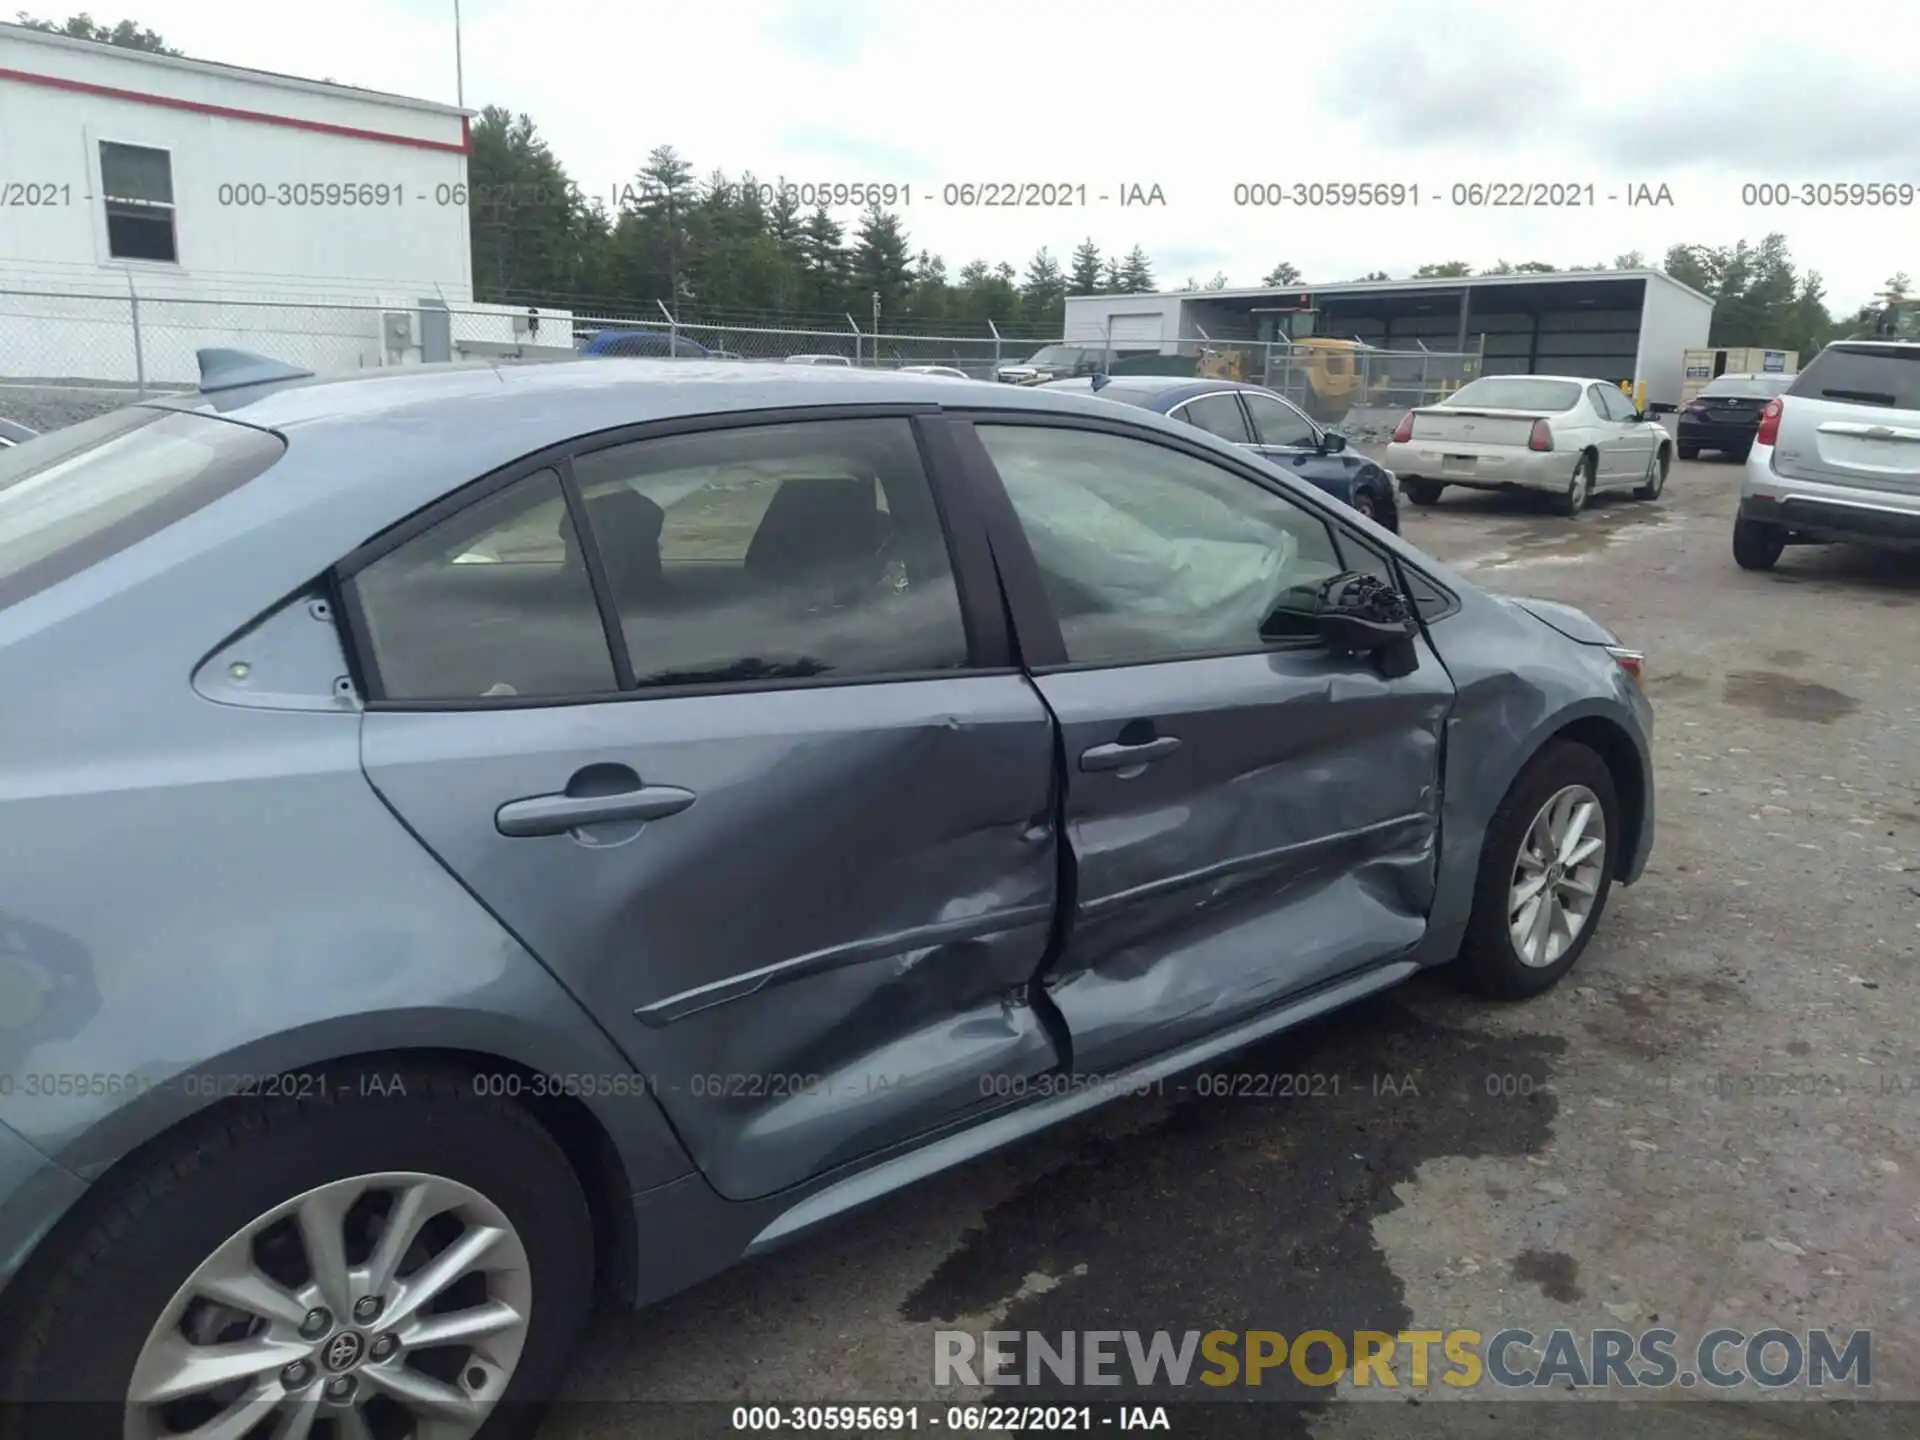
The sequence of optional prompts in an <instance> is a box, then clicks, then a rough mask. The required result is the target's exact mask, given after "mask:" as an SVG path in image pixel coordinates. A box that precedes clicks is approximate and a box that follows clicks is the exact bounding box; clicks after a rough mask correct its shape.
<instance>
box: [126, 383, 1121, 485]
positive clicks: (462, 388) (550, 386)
mask: <svg viewBox="0 0 1920 1440" xmlns="http://www.w3.org/2000/svg"><path fill="white" fill-rule="evenodd" d="M1037 388H1044V387H1036V389H1037ZM1036 389H1028V388H1025V387H1014V386H1003V387H1000V388H999V389H996V390H995V391H994V392H993V393H994V403H995V405H996V406H1007V407H1011V408H1033V409H1060V410H1068V411H1079V412H1081V413H1087V407H1088V405H1089V404H1090V402H1088V401H1086V400H1081V399H1079V398H1078V397H1074V396H1068V395H1058V394H1056V395H1050V396H1048V395H1041V394H1038V393H1036ZM953 395H954V390H953V387H952V386H951V385H950V384H948V383H947V380H946V377H945V376H940V375H917V374H907V373H902V372H900V371H893V370H866V369H861V368H858V367H854V366H843V365H792V366H779V365H737V364H731V363H728V362H727V361H724V360H669V359H648V358H626V357H618V356H615V357H609V358H606V359H598V360H572V359H569V360H553V361H540V362H535V363H520V364H492V363H487V362H454V363H451V364H438V365H409V366H403V367H396V368H393V369H384V370H372V371H362V372H355V373H352V374H346V375H335V376H324V377H318V378H310V379H303V380H289V381H280V382H275V383H270V384H263V385H250V386H245V387H242V388H239V389H235V390H226V391H220V392H217V393H214V394H200V393H191V394H186V395H178V396H169V397H165V398H162V399H157V400H154V401H151V402H149V403H150V404H153V405H157V406H161V407H163V408H167V409H176V410H190V411H199V412H202V413H205V414H213V415H220V416H224V417H226V418H228V419H232V420H237V421H240V422H242V423H244V424H248V425H255V426H259V427H261V428H262V429H268V430H275V431H279V432H281V433H283V434H287V435H289V436H290V437H291V436H296V435H299V434H301V433H305V432H322V431H342V432H346V431H350V430H352V429H354V428H356V427H365V426H368V425H370V424H371V425H375V426H378V427H380V428H383V429H393V428H394V427H405V430H406V432H407V433H408V434H409V435H411V436H412V437H414V438H415V439H419V438H420V437H422V435H423V434H425V435H429V436H430V439H431V444H432V446H433V447H434V449H435V451H436V453H444V452H445V451H446V450H448V449H452V450H458V451H462V452H468V453H471V452H476V451H481V450H489V451H493V452H497V454H498V457H499V458H498V459H497V460H495V461H493V465H497V464H504V463H506V461H508V460H511V459H514V458H516V457H518V456H520V455H524V454H527V453H530V452H532V451H534V450H538V449H543V448H545V447H546V446H549V445H558V444H561V443H563V442H565V441H567V440H569V439H572V438H573V437H575V436H578V435H585V434H591V433H593V432H594V431H597V430H611V429H614V428H617V427H620V426H626V425H637V424H644V423H647V422H650V421H658V420H674V419H680V418H682V417H689V416H699V415H714V416H721V415H727V414H732V413H738V412H743V411H757V410H777V409H784V408H789V407H804V406H820V405H865V404H916V403H925V404H929V405H937V404H941V403H951V401H952V399H953ZM482 406H484V407H485V416H486V421H487V423H486V424H485V425H482V426H475V425H474V424H473V422H472V412H473V411H474V410H476V409H477V408H479V407H482ZM1092 413H1095V414H1099V413H1104V412H1102V411H1101V410H1100V409H1099V407H1098V406H1094V407H1093V409H1092ZM461 463H462V466H463V468H470V469H471V473H473V474H476V475H478V474H484V473H485V472H486V471H487V470H488V469H490V468H492V465H489V464H487V463H485V459H484V457H481V458H480V459H479V460H478V461H477V462H476V461H467V460H463V461H462V462H461ZM475 464H477V468H472V467H473V466H474V465H475Z"/></svg>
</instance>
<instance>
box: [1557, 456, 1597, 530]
mask: <svg viewBox="0 0 1920 1440" xmlns="http://www.w3.org/2000/svg"><path fill="white" fill-rule="evenodd" d="M1593 475H1594V464H1593V457H1592V456H1591V455H1582V456H1581V457H1580V458H1579V459H1578V460H1577V461H1575V462H1574V466H1573V474H1572V475H1570V476H1568V477H1567V488H1566V489H1565V490H1563V491H1562V492H1561V493H1560V495H1559V498H1558V499H1557V500H1556V501H1555V502H1554V504H1555V508H1556V509H1557V510H1558V511H1559V512H1560V513H1561V514H1562V515H1564V516H1566V518H1567V519H1569V520H1571V519H1573V517H1574V516H1576V515H1578V514H1579V513H1580V512H1581V511H1582V510H1584V509H1586V508H1587V501H1589V500H1591V499H1592V498H1593Z"/></svg>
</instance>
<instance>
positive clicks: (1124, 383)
mask: <svg viewBox="0 0 1920 1440" xmlns="http://www.w3.org/2000/svg"><path fill="white" fill-rule="evenodd" d="M1034 388H1036V389H1039V390H1051V391H1054V392H1056V393H1065V394H1073V395H1097V396H1099V397H1100V398H1101V399H1103V400H1124V401H1125V402H1126V403H1127V404H1129V405H1139V406H1143V407H1145V408H1146V409H1149V410H1158V409H1162V408H1166V409H1171V408H1172V407H1173V406H1175V405H1178V404H1180V403H1181V402H1182V401H1183V400H1192V399H1196V398H1197V397H1199V396H1201V395H1215V394H1218V393H1219V392H1220V391H1222V390H1245V391H1249V392H1251V393H1253V394H1256V395H1271V394H1273V391H1271V390H1269V389H1267V387H1266V386H1264V385H1250V384H1248V383H1247V382H1246V381H1244V380H1209V379H1206V378H1204V377H1201V378H1198V379H1196V378H1194V377H1192V376H1188V375H1173V376H1168V375H1109V376H1108V377H1106V379H1105V380H1104V381H1103V382H1102V384H1101V386H1100V388H1099V389H1098V390H1095V389H1094V388H1093V377H1092V376H1091V375H1077V376H1075V377H1073V378H1072V379H1070V380H1049V381H1048V382H1047V383H1046V384H1044V385H1039V386H1036V387H1034Z"/></svg>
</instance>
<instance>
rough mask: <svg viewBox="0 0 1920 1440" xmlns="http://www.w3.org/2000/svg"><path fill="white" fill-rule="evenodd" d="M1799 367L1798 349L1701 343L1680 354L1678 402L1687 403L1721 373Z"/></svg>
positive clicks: (1784, 370) (1787, 371) (1786, 370)
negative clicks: (1707, 344)
mask: <svg viewBox="0 0 1920 1440" xmlns="http://www.w3.org/2000/svg"><path fill="white" fill-rule="evenodd" d="M1799 369H1800V352H1799V351H1798V350H1763V349H1760V348H1759V347H1757V346H1753V345H1719V346H1702V347H1700V348H1698V349H1692V350H1688V351H1686V352H1684V353H1683V354H1682V356H1681V358H1680V403H1681V404H1682V405H1684V404H1686V403H1687V402H1688V401H1689V400H1691V399H1693V397H1694V396H1696V395H1698V394H1699V393H1700V392H1701V391H1702V390H1704V389H1706V387H1707V382H1708V381H1709V380H1713V379H1715V378H1717V377H1718V376H1721V375H1793V374H1797V373H1798V372H1799Z"/></svg>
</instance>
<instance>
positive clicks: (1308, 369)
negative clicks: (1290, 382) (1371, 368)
mask: <svg viewBox="0 0 1920 1440" xmlns="http://www.w3.org/2000/svg"><path fill="white" fill-rule="evenodd" d="M1365 348H1366V347H1365V346H1364V345H1362V344H1361V343H1360V342H1359V341H1358V340H1336V339H1334V338H1333V337H1332V336H1328V335H1308V336H1304V337H1302V338H1299V339H1296V340H1295V341H1294V342H1293V355H1292V362H1293V366H1294V369H1295V370H1296V371H1297V372H1298V373H1299V376H1300V379H1299V387H1300V398H1301V403H1302V405H1303V407H1304V408H1305V410H1306V412H1307V414H1309V415H1311V416H1312V417H1313V418H1314V419H1315V420H1317V421H1319V422H1320V423H1321V424H1322V425H1337V424H1339V423H1340V422H1341V421H1342V420H1344V419H1346V418H1347V412H1348V411H1349V410H1351V409H1353V407H1354V406H1355V405H1358V404H1361V403H1363V402H1364V400H1365V398H1366V396H1365V390H1366V379H1365V377H1364V376H1363V375H1362V374H1361V365H1360V352H1361V351H1362V350H1364V349H1365ZM1303 352H1304V353H1303Z"/></svg>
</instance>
